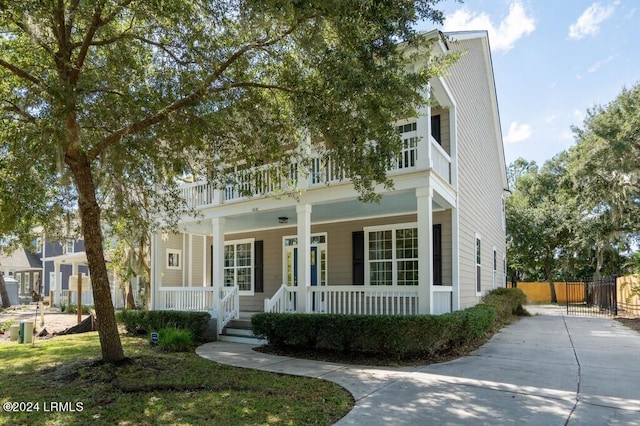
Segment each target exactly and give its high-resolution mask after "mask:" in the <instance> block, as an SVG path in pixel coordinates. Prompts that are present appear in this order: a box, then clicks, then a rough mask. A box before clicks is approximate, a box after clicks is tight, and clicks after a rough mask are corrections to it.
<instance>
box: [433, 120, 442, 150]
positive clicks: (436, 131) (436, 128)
mask: <svg viewBox="0 0 640 426" xmlns="http://www.w3.org/2000/svg"><path fill="white" fill-rule="evenodd" d="M431 136H433V138H434V139H435V140H436V142H438V144H440V145H442V133H441V130H440V115H434V116H432V117H431Z"/></svg>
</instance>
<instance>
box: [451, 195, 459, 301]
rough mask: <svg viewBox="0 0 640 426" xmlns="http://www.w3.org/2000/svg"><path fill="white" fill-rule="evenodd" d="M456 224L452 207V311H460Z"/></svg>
mask: <svg viewBox="0 0 640 426" xmlns="http://www.w3.org/2000/svg"><path fill="white" fill-rule="evenodd" d="M456 204H457V202H456ZM458 224H459V218H458V208H457V207H454V208H452V209H451V285H452V286H453V294H452V295H451V299H452V300H451V302H452V303H451V305H452V306H451V310H453V311H457V310H458V309H460V260H459V259H460V228H459V225H458Z"/></svg>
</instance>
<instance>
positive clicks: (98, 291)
mask: <svg viewBox="0 0 640 426" xmlns="http://www.w3.org/2000/svg"><path fill="white" fill-rule="evenodd" d="M65 161H66V163H67V165H68V166H69V168H70V169H71V173H72V174H73V179H74V180H75V183H76V187H77V189H78V204H79V208H80V220H81V223H82V234H83V236H84V245H85V251H86V253H87V260H88V263H89V272H90V274H91V283H92V287H93V301H94V304H95V309H96V317H97V319H98V334H99V336H100V347H101V349H102V360H103V361H105V362H111V363H116V362H119V361H122V360H123V359H124V352H123V350H122V343H121V342H120V335H119V334H118V325H117V323H116V318H115V313H114V309H113V302H112V300H111V289H110V286H109V276H108V275H107V266H106V263H105V260H104V249H103V246H102V243H103V238H102V228H101V225H100V207H99V206H98V202H97V200H96V188H95V184H94V182H93V175H92V174H91V165H90V164H89V162H88V160H87V158H86V155H85V154H84V153H81V152H75V153H67V156H66V157H65Z"/></svg>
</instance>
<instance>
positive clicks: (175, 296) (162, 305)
mask: <svg viewBox="0 0 640 426" xmlns="http://www.w3.org/2000/svg"><path fill="white" fill-rule="evenodd" d="M158 290H159V291H158V295H159V297H158V301H157V302H156V303H157V305H156V309H157V310H166V311H207V312H211V311H213V297H214V289H213V287H159V288H158Z"/></svg>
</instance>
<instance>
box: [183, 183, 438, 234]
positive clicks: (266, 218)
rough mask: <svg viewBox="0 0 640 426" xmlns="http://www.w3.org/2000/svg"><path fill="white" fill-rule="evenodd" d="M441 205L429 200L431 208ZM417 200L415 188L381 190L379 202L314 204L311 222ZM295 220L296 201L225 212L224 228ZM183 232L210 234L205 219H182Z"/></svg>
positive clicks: (395, 210)
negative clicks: (237, 212) (270, 206)
mask: <svg viewBox="0 0 640 426" xmlns="http://www.w3.org/2000/svg"><path fill="white" fill-rule="evenodd" d="M442 208H443V207H442V206H441V205H439V204H438V203H437V202H436V201H434V202H433V209H434V210H441V209H442ZM416 210H417V200H416V195H415V191H413V190H411V191H395V192H393V193H390V194H385V195H383V196H382V199H381V200H380V202H379V203H362V202H360V201H358V200H357V199H351V200H342V201H336V202H330V203H322V204H314V205H313V207H312V212H311V220H312V223H322V222H335V221H344V220H356V219H362V218H367V217H375V216H396V215H402V214H410V213H415V212H416ZM280 217H286V218H287V221H286V223H280V222H279V218H280ZM296 224H297V215H296V204H291V205H290V206H287V207H285V208H279V209H272V210H260V211H257V212H252V213H247V214H242V215H237V216H227V217H226V222H225V232H227V233H234V232H247V231H252V230H257V229H270V228H278V227H282V228H287V227H291V226H294V225H296ZM181 228H182V230H183V231H185V232H191V233H196V234H211V223H210V222H209V220H206V219H205V220H199V221H198V220H194V221H193V222H185V223H183V224H182V226H181Z"/></svg>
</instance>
